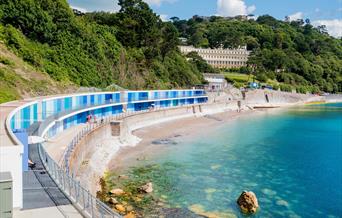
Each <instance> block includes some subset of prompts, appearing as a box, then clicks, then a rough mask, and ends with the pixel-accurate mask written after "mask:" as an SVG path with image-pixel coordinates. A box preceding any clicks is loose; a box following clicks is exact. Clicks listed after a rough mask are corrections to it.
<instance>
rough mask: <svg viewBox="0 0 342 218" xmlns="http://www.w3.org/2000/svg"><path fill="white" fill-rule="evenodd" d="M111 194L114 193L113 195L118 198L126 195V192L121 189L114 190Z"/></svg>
mask: <svg viewBox="0 0 342 218" xmlns="http://www.w3.org/2000/svg"><path fill="white" fill-rule="evenodd" d="M110 193H112V194H113V195H117V196H120V195H123V194H125V192H124V191H123V190H122V189H119V188H115V189H112V190H111V191H110Z"/></svg>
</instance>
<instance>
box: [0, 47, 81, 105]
mask: <svg viewBox="0 0 342 218" xmlns="http://www.w3.org/2000/svg"><path fill="white" fill-rule="evenodd" d="M75 89H76V87H75V86H71V85H70V84H61V83H59V82H56V81H54V80H52V79H51V78H50V76H49V75H48V74H46V73H43V72H40V71H37V70H36V69H35V68H33V67H32V66H29V65H28V64H26V63H25V62H24V61H23V60H22V59H21V58H19V57H17V56H16V55H15V54H14V53H13V52H10V51H9V50H8V49H7V48H6V46H5V45H4V44H3V43H2V42H0V103H3V102H6V101H12V100H17V99H22V98H29V97H34V96H38V95H52V94H60V93H66V92H72V91H74V90H75Z"/></svg>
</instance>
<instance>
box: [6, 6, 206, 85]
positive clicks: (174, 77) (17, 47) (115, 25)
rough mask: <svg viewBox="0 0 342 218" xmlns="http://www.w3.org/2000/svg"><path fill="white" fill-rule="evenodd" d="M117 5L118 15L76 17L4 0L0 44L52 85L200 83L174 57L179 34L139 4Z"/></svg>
mask: <svg viewBox="0 0 342 218" xmlns="http://www.w3.org/2000/svg"><path fill="white" fill-rule="evenodd" d="M113 4H114V3H113ZM119 4H120V6H121V10H120V11H119V12H118V13H104V12H99V13H89V14H79V13H73V11H72V9H70V7H69V5H68V3H67V2H66V0H44V1H42V0H4V1H1V3H0V40H1V41H3V42H4V43H5V44H6V45H7V46H8V47H9V48H10V49H11V50H13V51H14V52H15V53H16V54H17V55H19V56H20V57H22V58H23V60H24V61H26V62H28V63H29V64H31V65H32V66H33V67H35V68H36V69H39V70H41V71H43V72H46V73H48V74H49V75H50V76H51V77H52V78H53V79H55V80H57V81H62V82H66V83H68V82H72V83H74V84H76V85H80V86H96V87H106V86H108V85H110V84H112V83H116V84H118V85H121V86H123V87H125V88H131V89H138V88H140V89H141V88H173V87H187V86H191V85H194V84H198V83H201V81H202V75H201V73H200V71H199V69H198V68H197V66H196V65H195V64H192V63H191V62H188V61H187V60H186V58H185V57H184V56H183V55H181V54H180V52H179V51H178V49H177V45H178V32H177V30H176V28H175V27H174V26H173V25H172V24H171V23H169V22H162V21H161V19H160V17H159V16H158V15H156V14H155V13H154V12H153V11H152V10H151V9H150V8H149V6H148V5H147V4H146V3H144V2H143V1H142V0H121V1H119ZM113 7H114V5H113Z"/></svg>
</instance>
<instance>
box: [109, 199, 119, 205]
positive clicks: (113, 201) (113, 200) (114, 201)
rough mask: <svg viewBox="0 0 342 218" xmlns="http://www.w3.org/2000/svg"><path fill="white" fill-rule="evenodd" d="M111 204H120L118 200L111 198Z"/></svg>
mask: <svg viewBox="0 0 342 218" xmlns="http://www.w3.org/2000/svg"><path fill="white" fill-rule="evenodd" d="M109 203H111V204H118V203H119V202H118V200H116V198H110V200H109Z"/></svg>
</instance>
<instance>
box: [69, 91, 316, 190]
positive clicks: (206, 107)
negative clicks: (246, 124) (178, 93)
mask: <svg viewBox="0 0 342 218" xmlns="http://www.w3.org/2000/svg"><path fill="white" fill-rule="evenodd" d="M265 95H268V98H269V99H268V100H269V102H267V101H266V98H265ZM219 97H220V99H221V100H220V101H217V102H215V103H208V104H202V105H192V106H187V107H180V108H169V109H167V110H161V111H147V112H143V113H139V114H132V115H129V116H126V117H124V118H123V119H121V120H120V124H119V125H120V134H119V135H117V136H112V135H111V134H110V133H111V126H110V124H107V125H105V126H103V127H101V128H99V129H97V130H95V131H94V132H92V133H91V134H89V135H87V136H86V137H85V138H84V139H83V140H82V141H81V142H80V144H79V145H77V146H76V147H79V149H77V150H75V153H74V154H73V157H74V159H73V161H72V162H73V163H70V165H72V166H74V167H73V169H72V170H73V171H74V172H75V176H77V177H78V178H79V180H80V181H81V183H82V185H84V186H85V187H87V188H88V189H89V190H91V192H92V193H95V192H96V191H97V190H98V187H97V181H98V179H99V178H100V177H102V176H103V173H104V172H105V171H106V170H107V165H108V164H109V162H110V160H111V159H112V158H113V157H114V156H115V155H116V154H117V152H118V151H119V149H120V148H121V147H124V146H135V145H137V144H138V143H139V142H140V140H141V139H140V138H138V137H136V136H135V135H134V134H133V132H134V131H135V130H137V129H140V128H144V127H148V126H151V125H155V124H158V123H162V122H167V121H172V120H177V119H183V118H187V117H198V116H204V115H210V114H216V113H222V112H229V111H237V110H239V109H245V110H249V109H250V108H252V107H253V106H265V107H267V106H290V105H295V104H302V103H306V102H310V101H319V100H322V97H320V96H314V95H304V94H296V93H285V92H278V91H269V90H254V91H250V92H248V93H247V94H246V99H245V100H241V107H240V108H239V105H238V101H237V100H235V101H232V100H229V96H228V97H227V96H225V93H221V94H220V95H219ZM209 101H211V100H210V99H209ZM101 145H105V146H106V147H107V149H106V148H103V146H101ZM95 148H97V149H98V150H97V151H96V149H95ZM85 153H86V154H87V155H84V154H85ZM81 163H83V164H81ZM94 178H96V179H94Z"/></svg>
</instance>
